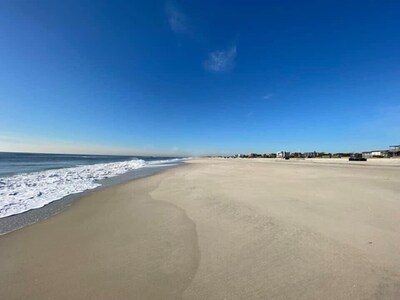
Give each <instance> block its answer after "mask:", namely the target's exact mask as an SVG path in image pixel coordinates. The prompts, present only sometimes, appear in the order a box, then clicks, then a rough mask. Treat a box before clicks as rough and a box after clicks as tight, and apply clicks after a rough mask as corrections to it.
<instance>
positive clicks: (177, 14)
mask: <svg viewBox="0 0 400 300" xmlns="http://www.w3.org/2000/svg"><path fill="white" fill-rule="evenodd" d="M166 13H167V18H168V23H169V26H170V28H171V30H172V31H173V32H174V33H177V34H186V33H188V32H189V29H188V18H187V16H186V15H185V14H184V13H183V12H182V11H181V10H179V9H178V8H177V7H176V5H174V4H172V3H171V2H168V3H167V5H166Z"/></svg>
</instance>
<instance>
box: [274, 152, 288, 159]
mask: <svg viewBox="0 0 400 300" xmlns="http://www.w3.org/2000/svg"><path fill="white" fill-rule="evenodd" d="M276 157H277V158H289V157H290V152H287V151H280V152H276Z"/></svg>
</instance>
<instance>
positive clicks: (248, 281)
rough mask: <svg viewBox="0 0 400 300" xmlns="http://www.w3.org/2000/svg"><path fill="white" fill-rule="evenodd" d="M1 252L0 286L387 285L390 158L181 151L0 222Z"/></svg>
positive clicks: (243, 291) (394, 172) (252, 291)
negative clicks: (192, 155) (155, 169)
mask: <svg viewBox="0 0 400 300" xmlns="http://www.w3.org/2000/svg"><path fill="white" fill-rule="evenodd" d="M382 162H383V163H382ZM0 266H1V272H0V298H1V299H400V164H399V163H398V160H392V161H391V160H377V161H373V160H372V161H368V162H367V163H362V162H359V163H358V162H354V163H348V162H347V161H345V160H338V161H335V160H318V161H313V160H302V161H300V160H299V161H292V160H291V161H284V160H281V161H278V160H274V159H254V160H245V159H243V160H242V159H235V160H234V159H196V160H192V161H189V162H187V163H186V164H185V165H183V166H181V167H178V168H173V169H169V170H166V171H163V172H161V173H159V174H156V175H153V176H150V177H146V178H141V179H138V180H134V181H131V182H128V183H124V184H121V185H117V186H112V187H109V188H105V189H103V190H100V191H96V192H92V193H89V194H88V195H86V196H84V197H83V198H82V199H80V200H79V201H76V202H75V203H74V204H73V205H72V206H71V207H69V208H68V209H66V210H65V211H64V212H62V213H60V214H58V215H55V216H53V217H51V218H49V219H47V220H44V221H41V222H38V223H36V224H34V225H31V226H28V227H25V228H23V229H20V230H17V231H14V232H12V233H9V234H5V235H2V236H0Z"/></svg>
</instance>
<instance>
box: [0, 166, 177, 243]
mask: <svg viewBox="0 0 400 300" xmlns="http://www.w3.org/2000/svg"><path fill="white" fill-rule="evenodd" d="M181 164H184V161H181V162H178V163H174V164H166V165H159V166H146V167H144V168H140V169H136V170H132V171H130V172H127V173H125V174H122V175H119V176H115V177H110V178H107V179H103V180H100V181H99V183H100V184H101V186H99V187H96V188H94V189H88V190H86V191H83V192H79V193H76V194H70V195H67V196H65V197H62V198H61V199H58V200H54V201H52V202H50V203H47V204H46V205H44V206H42V207H39V208H35V209H31V210H28V211H25V212H22V213H19V214H15V215H11V216H7V217H4V218H0V236H1V235H4V234H8V233H11V232H13V231H15V230H19V229H22V228H24V227H26V226H30V225H33V224H35V223H37V222H41V221H43V220H46V219H48V218H51V217H52V216H55V215H57V214H59V213H62V212H63V211H64V210H65V209H68V207H70V206H71V205H72V204H74V203H75V202H76V201H79V199H81V198H82V197H85V196H86V195H88V194H89V193H93V192H97V191H100V190H103V189H105V188H108V187H111V186H115V185H120V184H124V183H127V182H130V181H133V180H137V179H140V178H144V177H148V176H152V175H155V174H157V173H160V172H163V171H165V170H168V169H170V168H176V167H179V166H180V165H181Z"/></svg>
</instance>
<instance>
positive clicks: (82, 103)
mask: <svg viewBox="0 0 400 300" xmlns="http://www.w3.org/2000/svg"><path fill="white" fill-rule="evenodd" d="M399 37H400V2H399V1H368V0H363V1H349V0H346V1H340V0H339V1H329V0H327V1H307V0H305V1H297V0H294V1H278V0H277V1H234V0H233V1H232V0H231V1H205V0H202V1H189V0H187V1H153V0H148V1H118V0H117V1H101V0H98V1H85V0H80V1H72V0H71V1H52V0H51V1H43V0H37V1H30V0H27V1H24V0H17V1H14V0H4V1H0V151H23V152H52V153H54V152H55V153H99V154H135V155H209V154H235V153H250V152H258V153H268V152H275V151H280V150H286V151H314V150H315V151H326V152H350V151H362V150H374V149H386V148H388V146H389V145H394V144H400V122H399V121H400V38H399Z"/></svg>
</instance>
